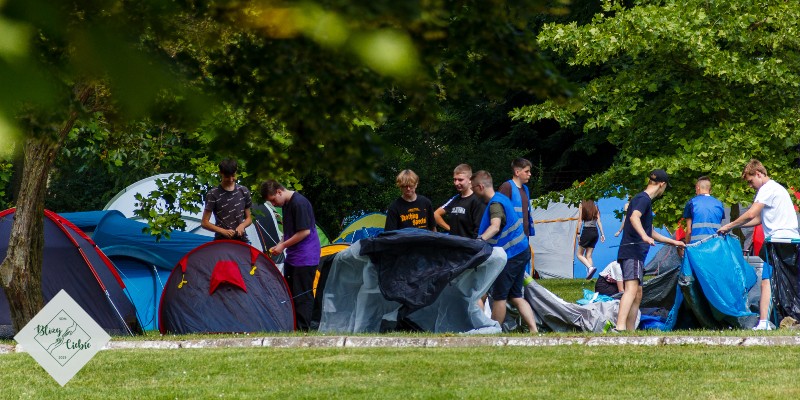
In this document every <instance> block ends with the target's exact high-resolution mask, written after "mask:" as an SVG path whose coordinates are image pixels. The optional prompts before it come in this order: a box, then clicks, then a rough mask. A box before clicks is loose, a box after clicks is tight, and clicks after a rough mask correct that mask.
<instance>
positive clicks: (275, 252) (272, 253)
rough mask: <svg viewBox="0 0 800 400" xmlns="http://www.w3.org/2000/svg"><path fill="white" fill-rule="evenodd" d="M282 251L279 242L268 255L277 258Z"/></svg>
mask: <svg viewBox="0 0 800 400" xmlns="http://www.w3.org/2000/svg"><path fill="white" fill-rule="evenodd" d="M283 249H284V247H283V242H280V243H278V244H276V245H275V246H273V247H271V248H270V249H269V254H271V255H273V256H277V255H278V254H281V253H283Z"/></svg>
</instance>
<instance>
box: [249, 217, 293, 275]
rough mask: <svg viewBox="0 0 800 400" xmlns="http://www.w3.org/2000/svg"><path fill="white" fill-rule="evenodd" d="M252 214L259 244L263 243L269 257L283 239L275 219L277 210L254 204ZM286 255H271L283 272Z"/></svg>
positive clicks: (263, 249) (262, 246) (262, 247)
mask: <svg viewBox="0 0 800 400" xmlns="http://www.w3.org/2000/svg"><path fill="white" fill-rule="evenodd" d="M251 214H252V216H253V225H255V228H256V229H255V231H256V234H257V235H258V242H260V243H261V250H262V251H263V252H264V253H267V254H268V255H269V249H270V248H272V247H274V246H275V245H277V244H278V243H280V241H281V240H282V239H283V234H282V233H281V230H280V227H279V226H278V219H277V218H276V217H275V209H273V208H272V206H267V205H266V204H253V208H252V209H251ZM255 247H258V246H255ZM285 253H286V252H285V251H284V252H283V253H281V254H278V255H277V256H272V255H269V257H270V258H271V259H272V261H274V262H275V264H278V269H280V270H281V271H283V261H284V260H285V259H286V254H285Z"/></svg>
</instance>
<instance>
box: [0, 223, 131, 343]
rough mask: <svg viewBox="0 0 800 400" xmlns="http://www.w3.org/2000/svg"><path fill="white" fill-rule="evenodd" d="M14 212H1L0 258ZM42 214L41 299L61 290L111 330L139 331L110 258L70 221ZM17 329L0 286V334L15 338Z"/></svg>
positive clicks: (120, 332)
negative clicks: (14, 326)
mask: <svg viewBox="0 0 800 400" xmlns="http://www.w3.org/2000/svg"><path fill="white" fill-rule="evenodd" d="M15 212H16V209H13V208H12V209H8V210H5V211H2V212H0V259H2V258H5V256H6V253H7V252H8V241H9V238H10V236H11V225H12V223H13V221H14V214H15ZM44 217H45V218H44V253H43V258H42V295H43V296H44V301H45V302H48V301H50V299H52V298H53V296H55V295H56V294H57V293H58V292H60V291H61V290H62V289H63V290H65V291H66V292H67V293H68V294H69V295H70V297H72V298H73V299H74V300H75V302H77V303H78V304H79V305H80V306H81V307H82V308H83V309H84V310H85V311H86V312H87V313H88V314H89V315H90V316H91V317H92V318H93V319H94V320H95V321H96V322H97V323H98V324H99V325H100V326H101V327H103V329H105V330H106V332H108V333H109V334H112V335H121V334H128V335H130V334H134V333H141V328H140V327H139V324H138V323H137V320H136V310H135V308H134V306H133V303H131V301H130V300H129V299H128V297H127V296H126V295H125V292H124V290H125V285H124V284H123V283H122V279H120V276H119V274H118V273H117V271H116V269H115V268H114V265H113V264H112V263H111V261H110V260H109V259H108V257H106V256H105V254H103V252H102V251H100V249H99V248H98V247H97V245H95V243H94V242H93V241H92V240H91V239H90V238H89V237H88V236H87V235H86V234H85V233H84V232H83V231H81V230H80V229H78V228H77V227H76V226H75V225H73V224H72V223H71V222H69V221H67V220H66V219H64V218H62V217H61V216H59V215H58V214H56V213H54V212H52V211H48V210H45V211H44ZM15 333H16V332H14V329H13V326H12V323H11V310H10V308H9V305H8V301H7V299H6V295H5V292H4V291H3V290H2V288H1V287H0V337H13V336H14V334H15Z"/></svg>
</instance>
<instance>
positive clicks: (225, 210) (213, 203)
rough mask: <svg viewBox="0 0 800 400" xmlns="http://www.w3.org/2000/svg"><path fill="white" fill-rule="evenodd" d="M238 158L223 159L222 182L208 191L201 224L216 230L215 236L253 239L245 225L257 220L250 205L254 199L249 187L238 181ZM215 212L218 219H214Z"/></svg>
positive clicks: (245, 239)
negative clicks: (212, 216)
mask: <svg viewBox="0 0 800 400" xmlns="http://www.w3.org/2000/svg"><path fill="white" fill-rule="evenodd" d="M237 170H238V164H237V163H236V160H231V159H227V158H226V159H224V160H222V161H221V162H220V163H219V174H220V178H221V179H220V184H219V186H217V187H214V188H211V190H209V191H208V193H207V194H206V205H205V208H204V210H203V220H202V222H201V226H202V227H203V228H205V229H208V230H210V231H212V232H214V239H215V240H220V239H233V240H240V241H242V242H247V243H249V240H247V234H245V229H246V228H247V227H248V226H250V224H251V223H253V221H252V218H251V215H250V207H251V206H252V204H253V200H252V198H251V196H250V191H249V190H247V188H246V187H244V186H242V185H239V184H237V183H236V172H237ZM211 214H214V219H215V223H214V224H212V223H211Z"/></svg>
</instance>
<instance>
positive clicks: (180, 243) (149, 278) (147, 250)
mask: <svg viewBox="0 0 800 400" xmlns="http://www.w3.org/2000/svg"><path fill="white" fill-rule="evenodd" d="M146 226H147V225H146V224H145V223H143V222H138V221H134V220H132V219H128V218H125V216H124V215H123V214H122V213H120V212H119V211H106V212H105V215H104V216H103V218H102V219H101V220H100V221H99V222H97V226H96V228H95V232H94V236H93V238H94V240H95V242H96V243H97V245H98V246H100V248H101V249H103V251H104V252H106V254H107V255H108V257H109V258H110V259H111V260H112V261H113V262H114V265H116V267H117V268H118V270H119V272H120V274H121V276H122V280H123V281H124V282H125V284H126V286H127V293H128V296H129V297H130V299H131V301H132V302H133V303H134V305H135V306H136V312H137V317H138V319H139V323H140V324H141V326H142V327H143V328H144V329H145V330H155V329H157V328H158V305H159V301H160V299H161V293H162V291H163V289H164V285H165V284H166V282H167V279H168V278H169V275H170V272H172V268H173V267H174V266H175V264H177V263H178V261H180V259H181V258H183V256H185V255H186V253H188V252H190V251H191V250H193V249H195V248H196V247H198V246H200V245H203V244H205V243H208V242H210V241H212V240H213V239H212V238H211V237H209V236H201V235H195V234H192V233H186V232H180V231H175V232H172V234H170V237H169V238H161V240H156V238H155V237H154V236H151V235H148V234H146V233H143V232H142V229H144V228H145V227H146Z"/></svg>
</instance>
